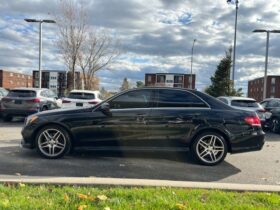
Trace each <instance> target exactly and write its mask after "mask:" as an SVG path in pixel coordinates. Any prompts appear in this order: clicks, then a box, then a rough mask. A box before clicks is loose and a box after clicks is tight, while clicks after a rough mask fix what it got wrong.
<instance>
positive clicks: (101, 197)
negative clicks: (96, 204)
mask: <svg viewBox="0 0 280 210" xmlns="http://www.w3.org/2000/svg"><path fill="white" fill-rule="evenodd" d="M97 198H98V199H99V200H100V201H106V200H107V196H106V195H98V196H97Z"/></svg>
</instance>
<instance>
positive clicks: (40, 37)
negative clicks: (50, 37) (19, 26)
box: [24, 19, 55, 88]
mask: <svg viewBox="0 0 280 210" xmlns="http://www.w3.org/2000/svg"><path fill="white" fill-rule="evenodd" d="M24 20H25V21H26V22H29V23H39V69H38V71H39V84H38V85H39V88H42V70H41V65H42V24H43V23H55V21H54V20H36V19H24Z"/></svg>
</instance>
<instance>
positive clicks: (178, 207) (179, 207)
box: [176, 203, 187, 210]
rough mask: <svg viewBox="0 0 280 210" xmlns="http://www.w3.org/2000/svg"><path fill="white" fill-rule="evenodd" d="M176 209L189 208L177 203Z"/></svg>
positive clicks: (183, 209)
mask: <svg viewBox="0 0 280 210" xmlns="http://www.w3.org/2000/svg"><path fill="white" fill-rule="evenodd" d="M176 208H177V209H179V210H185V209H186V208H187V207H186V206H185V205H183V204H181V203H177V204H176Z"/></svg>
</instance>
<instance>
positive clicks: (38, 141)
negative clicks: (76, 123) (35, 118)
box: [35, 125, 72, 159]
mask: <svg viewBox="0 0 280 210" xmlns="http://www.w3.org/2000/svg"><path fill="white" fill-rule="evenodd" d="M46 131H47V132H48V133H49V134H50V136H52V135H55V132H56V131H58V132H60V137H59V139H58V140H57V141H58V142H59V143H60V145H58V143H54V142H51V141H55V138H53V137H54V136H52V138H49V141H48V140H47V139H46V137H45V135H46V134H45V135H44V132H46ZM52 132H53V133H52ZM44 140H45V141H44ZM42 141H44V143H42ZM48 142H50V143H48ZM61 142H62V143H61ZM64 143H65V144H64ZM62 144H64V148H62V149H59V148H58V146H60V147H61V145H62ZM35 145H36V150H37V152H38V153H39V154H40V155H41V156H42V157H44V158H47V159H57V158H61V157H63V156H64V155H66V154H68V153H69V152H70V151H71V148H72V143H71V138H70V136H69V134H68V132H67V131H66V130H65V129H64V128H63V127H61V126H59V125H49V126H45V127H43V128H42V129H41V130H39V131H38V133H37V135H36V138H35ZM54 145H55V146H56V147H54ZM42 147H44V148H42ZM49 147H51V148H54V149H53V151H54V152H53V153H55V152H57V154H48V153H52V151H51V152H50V150H52V149H50V148H49ZM55 148H56V150H55ZM47 150H49V152H47Z"/></svg>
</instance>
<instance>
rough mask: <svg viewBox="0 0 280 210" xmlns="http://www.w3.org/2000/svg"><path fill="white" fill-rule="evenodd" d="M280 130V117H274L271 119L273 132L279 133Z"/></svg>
mask: <svg viewBox="0 0 280 210" xmlns="http://www.w3.org/2000/svg"><path fill="white" fill-rule="evenodd" d="M279 130H280V121H279V119H278V118H276V117H274V118H272V119H271V131H272V132H273V133H279Z"/></svg>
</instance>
